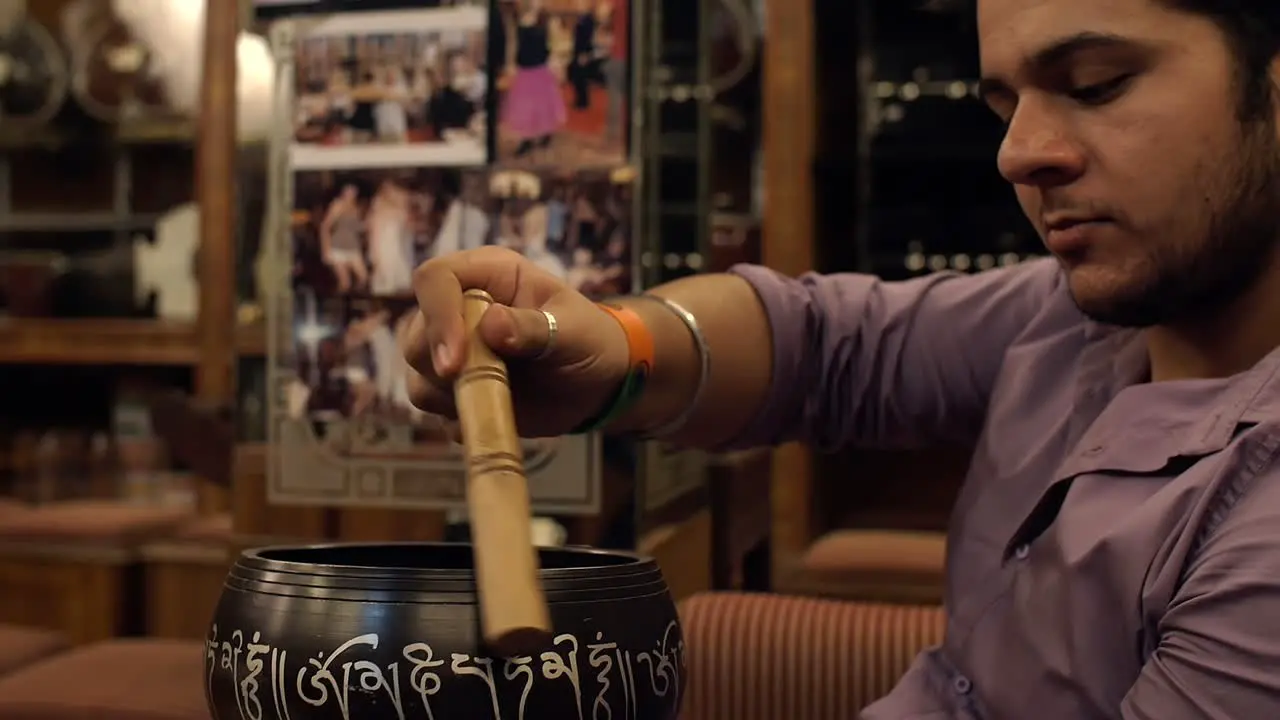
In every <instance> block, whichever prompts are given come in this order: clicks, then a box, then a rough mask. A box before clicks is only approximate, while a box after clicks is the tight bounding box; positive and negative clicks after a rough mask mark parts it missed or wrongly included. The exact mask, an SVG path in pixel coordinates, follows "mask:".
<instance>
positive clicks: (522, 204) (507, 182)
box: [489, 168, 634, 297]
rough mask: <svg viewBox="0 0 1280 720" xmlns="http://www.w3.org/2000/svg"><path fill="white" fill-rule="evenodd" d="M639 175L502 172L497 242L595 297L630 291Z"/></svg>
mask: <svg viewBox="0 0 1280 720" xmlns="http://www.w3.org/2000/svg"><path fill="white" fill-rule="evenodd" d="M633 179H634V172H633V171H632V170H631V169H630V168H622V169H619V170H615V171H613V172H605V171H579V172H576V173H569V174H556V173H550V172H542V173H533V172H527V171H523V170H509V171H499V172H496V173H494V174H492V176H491V177H490V180H489V194H490V199H491V202H492V203H493V205H492V209H491V213H492V217H493V219H492V220H491V221H490V227H491V232H492V234H491V237H490V242H491V243H492V244H496V245H501V246H503V247H508V248H511V249H512V250H516V251H517V252H519V253H521V254H522V255H524V256H525V257H527V258H529V259H530V260H532V261H534V262H535V263H536V264H537V265H538V266H539V267H541V268H543V269H544V270H546V271H548V272H550V273H552V274H554V275H556V276H557V277H560V278H563V279H565V280H566V281H567V282H568V283H569V285H571V286H572V287H573V288H574V289H576V290H579V291H581V292H583V293H585V294H587V295H591V296H593V297H605V296H608V295H618V294H624V293H627V292H630V290H631V274H632V267H633V264H632V258H631V238H630V231H631V182H632V180H633Z"/></svg>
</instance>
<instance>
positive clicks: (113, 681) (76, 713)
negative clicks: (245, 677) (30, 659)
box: [0, 639, 210, 720]
mask: <svg viewBox="0 0 1280 720" xmlns="http://www.w3.org/2000/svg"><path fill="white" fill-rule="evenodd" d="M204 653H205V644H204V642H202V641H199V640H194V641H193V640H159V639H122V640H111V641H108V642H103V643H98V644H96V645H89V646H86V647H82V648H77V649H75V650H71V651H69V652H65V653H62V654H61V655H56V656H54V657H52V658H50V659H48V660H45V661H44V662H38V663H36V664H34V665H30V666H28V667H27V668H26V669H23V670H19V671H17V672H14V673H12V674H10V675H8V676H6V677H4V678H0V718H4V720H210V716H209V710H208V708H207V706H206V705H205V699H204V683H203V680H204V674H203V672H202V668H203V665H204Z"/></svg>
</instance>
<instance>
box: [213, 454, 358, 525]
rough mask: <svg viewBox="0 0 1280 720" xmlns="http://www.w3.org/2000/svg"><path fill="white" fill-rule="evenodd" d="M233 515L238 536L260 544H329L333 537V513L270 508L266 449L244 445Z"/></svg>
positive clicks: (239, 456) (238, 459)
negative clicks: (274, 540)
mask: <svg viewBox="0 0 1280 720" xmlns="http://www.w3.org/2000/svg"><path fill="white" fill-rule="evenodd" d="M232 482H233V486H234V487H233V488H232V497H231V512H232V517H233V518H234V520H233V522H234V529H235V532H236V534H237V535H241V536H245V537H247V538H250V540H249V542H250V544H258V540H256V539H262V538H279V539H282V540H316V541H319V540H326V539H329V538H332V537H333V534H332V532H331V530H332V525H333V513H332V512H331V511H330V510H328V509H326V508H320V507H286V506H281V505H268V504H267V452H266V446H265V445H259V444H253V445H241V446H239V447H237V448H236V461H235V471H234V480H233V481H232Z"/></svg>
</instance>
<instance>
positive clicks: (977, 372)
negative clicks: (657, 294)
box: [730, 260, 1061, 448]
mask: <svg viewBox="0 0 1280 720" xmlns="http://www.w3.org/2000/svg"><path fill="white" fill-rule="evenodd" d="M730 272H732V273H734V274H736V275H738V276H740V277H742V278H743V279H745V280H746V281H747V282H749V283H750V284H751V285H752V287H753V288H754V289H755V291H756V294H757V295H759V297H760V301H761V303H762V304H763V305H764V308H765V311H766V313H767V314H768V318H769V323H770V326H771V328H772V338H773V383H772V386H771V388H770V392H769V394H768V397H767V399H766V401H765V403H764V404H763V406H762V408H761V410H760V413H759V415H758V416H757V417H756V418H755V419H754V420H753V421H752V422H751V423H750V424H749V425H748V427H747V428H746V429H745V430H744V431H743V432H742V433H741V434H740V435H739V437H737V438H736V439H735V440H734V441H733V442H732V446H733V447H749V446H758V445H772V444H777V443H781V442H787V441H791V440H803V441H806V442H812V443H814V444H816V445H818V446H820V447H823V448H833V447H838V446H841V445H849V444H854V445H874V446H876V447H913V446H919V445H924V444H929V443H937V442H971V441H972V440H973V439H974V438H975V437H976V434H977V432H978V431H979V430H980V428H981V424H982V419H983V417H984V415H985V411H986V407H987V401H988V399H989V397H990V394H991V389H992V386H993V384H994V382H995V378H996V375H997V373H998V372H999V369H1000V365H1001V363H1002V361H1003V358H1004V355H1005V351H1006V350H1007V349H1008V347H1009V346H1010V344H1011V343H1012V342H1013V341H1014V340H1015V339H1016V338H1017V337H1018V335H1019V334H1020V333H1021V332H1022V331H1023V330H1024V329H1025V328H1026V326H1027V325H1028V323H1030V322H1031V320H1032V319H1033V318H1034V317H1035V316H1036V314H1037V313H1038V312H1040V311H1042V310H1043V308H1044V306H1045V304H1046V302H1047V301H1048V299H1049V298H1050V297H1051V296H1052V295H1053V294H1054V293H1055V292H1056V291H1057V290H1058V289H1059V285H1060V284H1061V280H1060V277H1061V272H1060V270H1059V269H1058V266H1057V264H1056V263H1055V262H1054V261H1052V260H1043V261H1033V262H1028V263H1024V264H1022V265H1017V266H1013V267H1010V268H1001V269H998V270H991V271H987V272H983V273H976V274H972V275H963V274H954V273H940V274H935V275H929V276H926V277H921V278H917V279H912V280H908V281H902V282H886V281H883V280H880V279H879V278H876V277H874V276H871V275H861V274H837V275H818V274H809V275H804V276H802V277H800V278H789V277H786V276H784V275H781V274H779V273H777V272H774V271H772V270H769V269H767V268H764V267H760V266H755V265H739V266H735V267H734V268H732V269H731V270H730Z"/></svg>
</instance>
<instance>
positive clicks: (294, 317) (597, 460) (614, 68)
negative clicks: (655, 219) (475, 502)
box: [265, 0, 636, 515]
mask: <svg viewBox="0 0 1280 720" xmlns="http://www.w3.org/2000/svg"><path fill="white" fill-rule="evenodd" d="M628 2H629V0H495V1H494V2H491V3H483V2H482V3H478V4H466V3H459V2H454V3H449V4H448V5H447V6H444V5H442V6H437V7H426V8H419V9H410V10H380V11H367V12H347V13H339V14H330V15H319V16H308V17H295V18H289V19H283V20H279V21H277V22H275V23H273V25H272V32H271V36H272V44H273V47H274V49H275V52H276V57H277V60H278V65H279V73H280V78H279V79H280V81H279V82H278V83H277V85H278V93H277V94H278V101H279V102H278V109H279V112H278V117H280V118H281V119H282V120H281V122H280V123H279V124H280V125H281V127H279V128H278V129H277V133H276V137H275V138H274V142H273V146H272V156H273V161H272V165H273V170H272V174H273V182H272V185H273V187H272V190H271V196H272V198H273V201H274V203H275V205H276V206H278V210H277V211H276V212H275V213H274V218H275V223H274V226H275V227H278V228H279V231H278V232H275V233H273V234H272V237H274V238H277V240H276V241H275V242H273V243H272V245H273V246H272V247H271V248H269V250H268V252H269V255H270V259H271V267H273V268H275V269H277V270H278V272H279V274H280V275H281V276H282V277H280V278H279V281H278V282H274V283H272V285H273V288H272V289H270V290H268V291H267V292H266V293H265V294H266V295H267V306H268V313H269V317H270V321H269V324H270V328H271V331H270V333H269V334H270V338H269V346H270V347H269V349H270V355H271V363H270V368H269V373H270V383H271V388H272V396H273V401H272V408H271V415H272V420H271V422H270V427H269V430H270V436H269V440H270V441H271V442H272V443H273V446H274V447H276V448H278V451H277V452H276V453H274V457H273V461H272V463H271V464H270V476H271V477H270V478H269V480H270V482H269V499H270V500H271V501H272V502H276V503H284V504H295V505H297V504H342V505H366V506H371V507H377V506H395V507H400V508H413V507H416V508H424V509H451V508H460V507H464V506H465V492H464V489H465V483H464V480H465V467H464V464H463V461H462V454H461V448H460V446H458V445H457V444H455V443H453V442H452V441H451V440H450V438H449V435H448V434H447V432H446V430H445V425H444V423H443V420H442V418H439V417H435V416H431V415H428V414H426V413H423V412H422V411H420V410H418V409H417V408H415V407H414V406H413V405H412V404H411V402H410V397H409V390H408V382H407V380H408V377H409V373H411V372H412V370H411V369H410V368H409V367H408V364H407V363H406V361H405V360H404V353H403V350H402V348H403V343H404V341H405V338H406V334H407V333H408V332H409V326H410V323H411V322H412V320H413V318H414V317H415V314H416V303H415V299H414V290H413V285H412V282H413V270H414V268H415V267H417V266H418V265H419V264H421V263H423V262H425V261H427V260H430V259H432V258H436V257H441V256H443V255H446V254H449V253H454V252H459V251H463V250H470V249H475V248H479V247H483V246H485V245H498V246H503V247H508V248H511V249H513V250H516V251H518V252H520V253H522V254H524V255H525V256H526V257H528V258H529V259H531V260H533V261H534V262H536V263H537V264H538V265H539V266H541V267H543V268H545V269H547V270H548V271H550V272H552V273H555V274H556V275H558V276H560V277H562V278H564V279H565V280H566V281H567V282H569V283H570V284H572V285H573V286H574V287H576V288H578V289H580V290H582V291H583V292H584V293H587V294H588V295H591V296H600V297H603V296H611V295H617V294H623V293H629V292H631V290H632V284H633V282H634V280H633V278H634V276H635V274H636V273H635V262H634V259H633V253H634V248H633V242H632V227H633V223H632V220H633V214H634V212H633V205H634V203H633V199H632V198H633V189H634V188H633V186H634V182H635V172H634V170H633V169H632V166H631V165H630V164H629V156H630V152H629V137H628V135H629V133H628V130H629V125H630V121H629V118H630V108H629V81H630V63H629V60H628V58H629V39H630V26H629V22H630V11H629V7H628ZM525 453H526V469H527V471H528V476H529V482H530V493H531V495H532V500H533V503H534V508H535V510H536V511H538V512H543V513H548V514H557V515H572V514H594V513H596V512H598V511H599V508H600V484H601V480H600V477H601V474H602V472H603V471H602V459H601V454H602V450H601V443H600V440H599V438H597V437H594V436H570V437H564V438H554V439H546V440H538V441H527V442H526V447H525Z"/></svg>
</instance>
